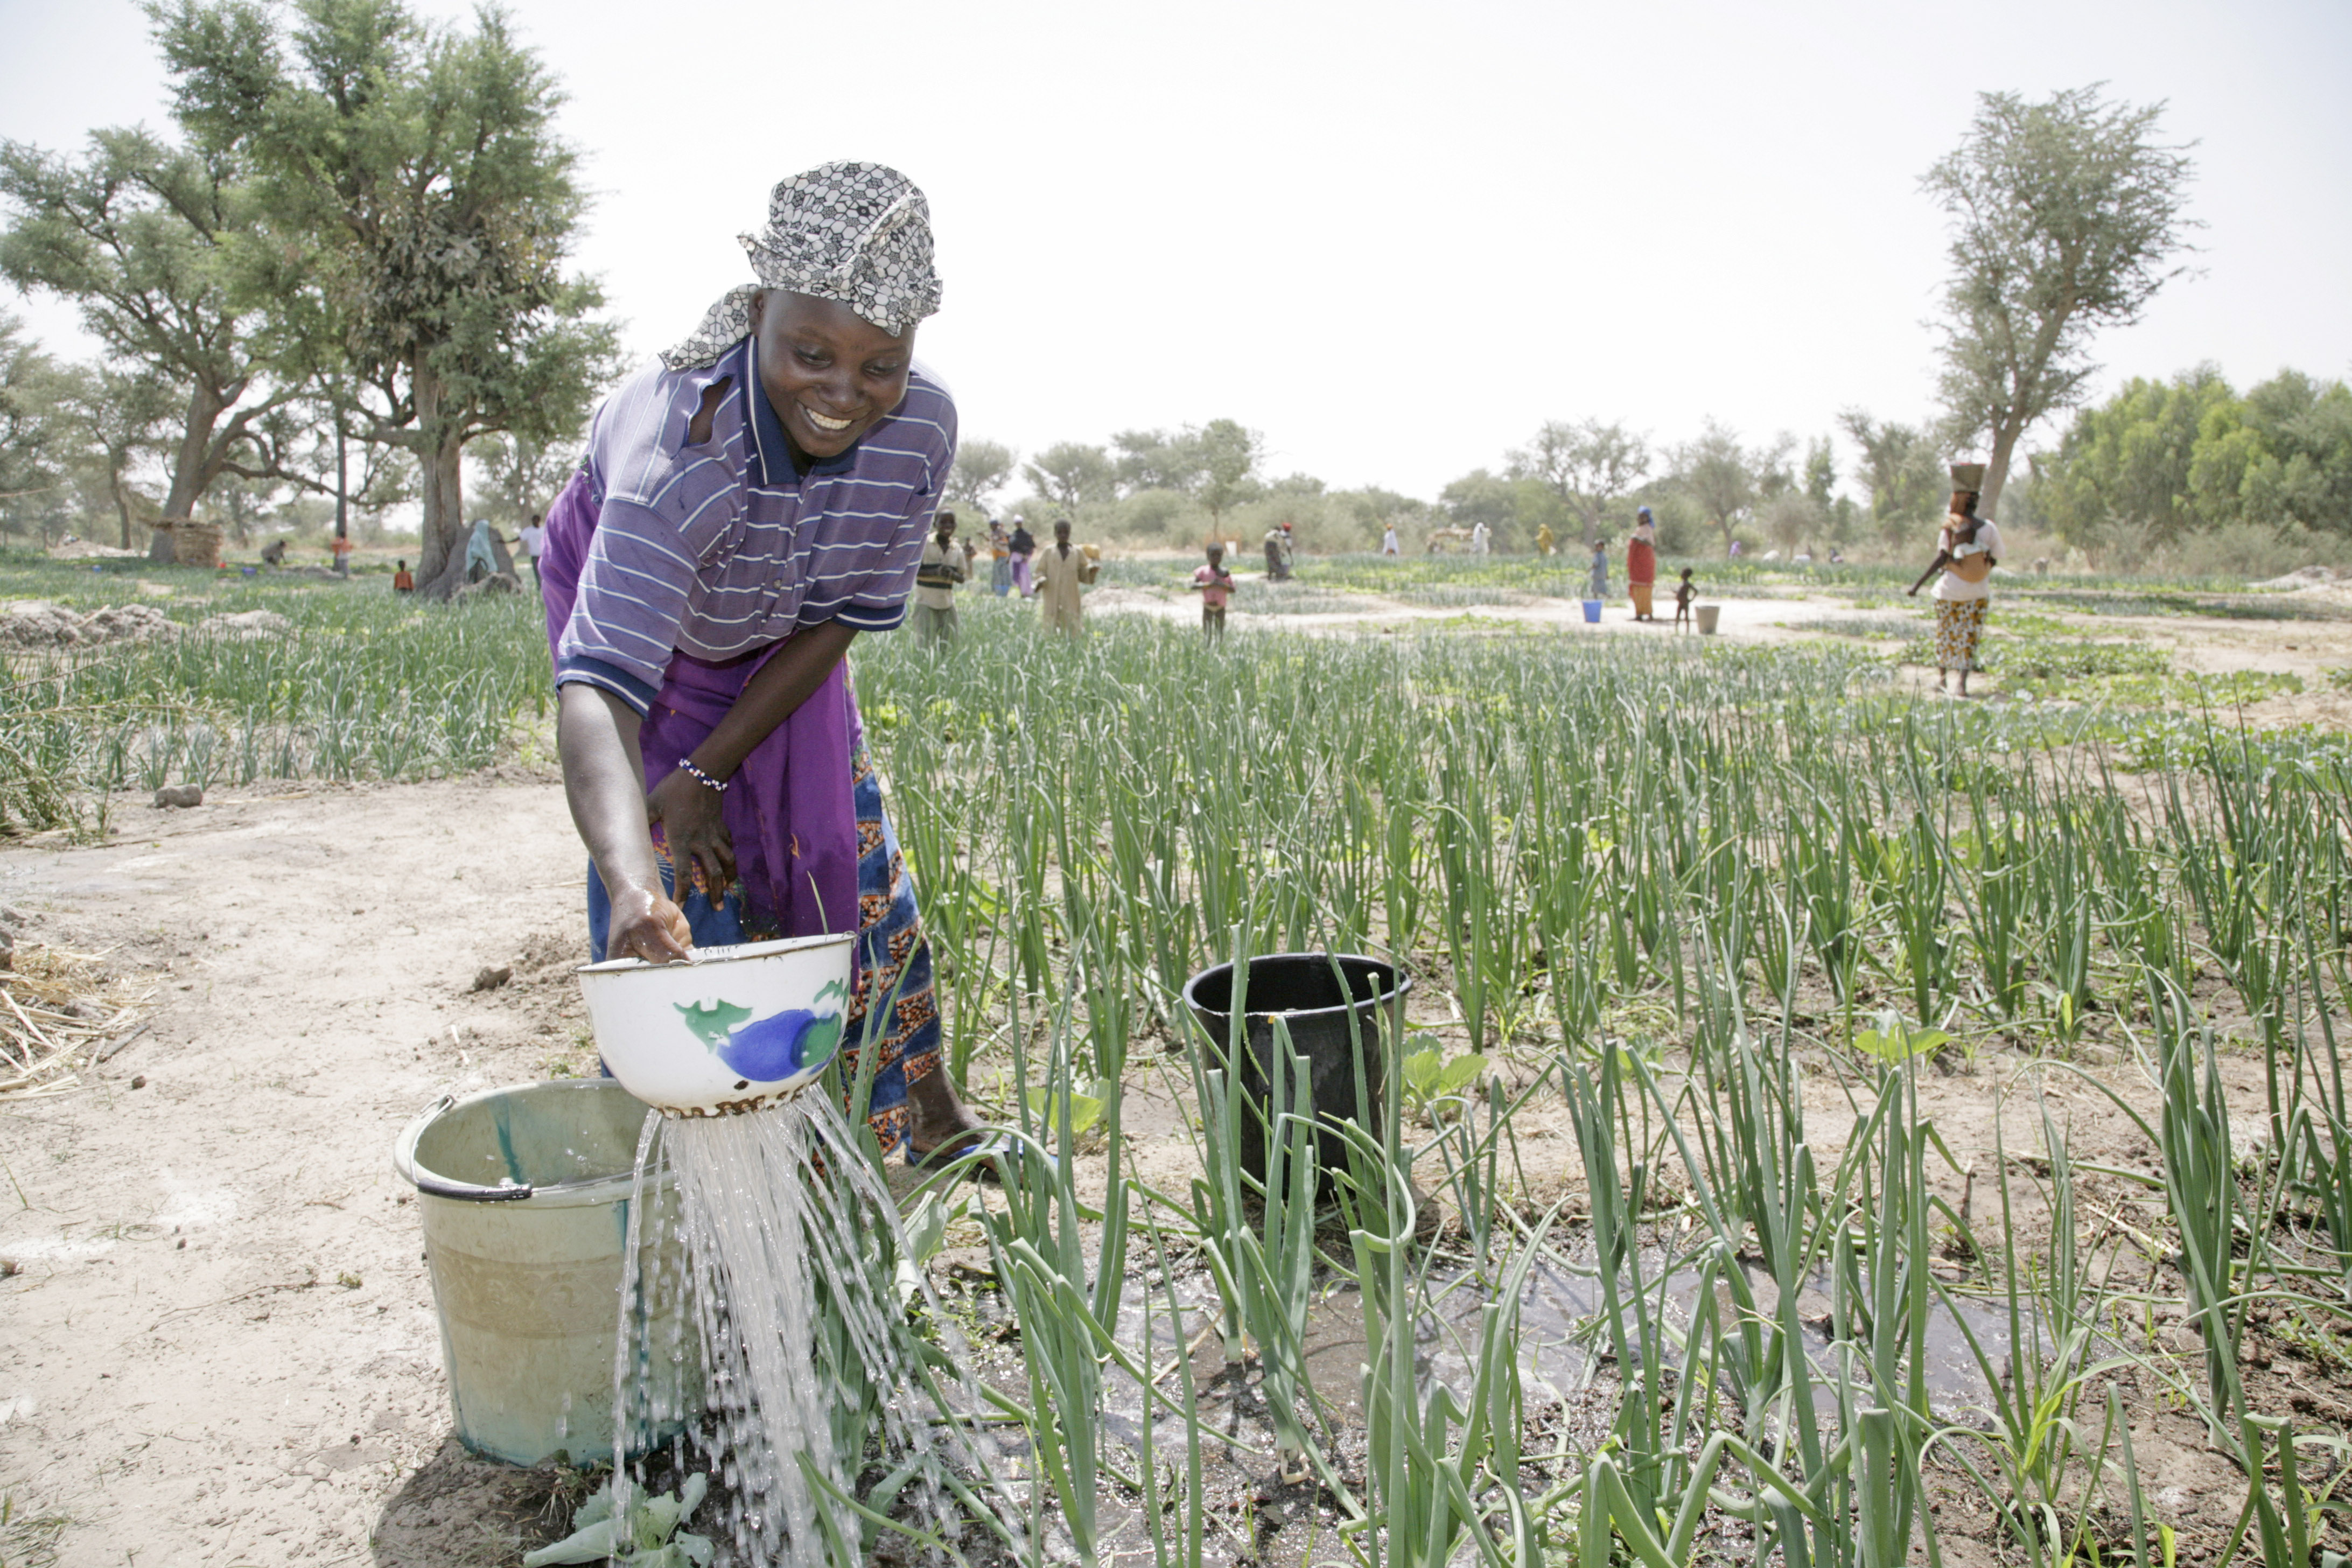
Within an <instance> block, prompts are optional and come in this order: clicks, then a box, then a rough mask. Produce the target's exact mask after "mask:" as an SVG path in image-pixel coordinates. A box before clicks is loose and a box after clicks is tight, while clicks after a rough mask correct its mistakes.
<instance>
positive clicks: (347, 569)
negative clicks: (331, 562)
mask: <svg viewBox="0 0 2352 1568" xmlns="http://www.w3.org/2000/svg"><path fill="white" fill-rule="evenodd" d="M327 548H328V549H330V550H331V551H333V552H335V575H336V576H338V577H348V576H350V575H351V574H352V536H351V535H350V534H348V533H339V534H337V535H335V537H334V540H333V541H332V542H331V543H330V544H329V545H328V546H327Z"/></svg>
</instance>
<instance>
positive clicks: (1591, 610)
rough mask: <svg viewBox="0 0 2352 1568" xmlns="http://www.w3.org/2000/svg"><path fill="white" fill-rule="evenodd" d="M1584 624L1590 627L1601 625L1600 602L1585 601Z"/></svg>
mask: <svg viewBox="0 0 2352 1568" xmlns="http://www.w3.org/2000/svg"><path fill="white" fill-rule="evenodd" d="M1584 624H1585V625H1586V626H1599V625H1600V624H1601V601H1600V600H1598V599H1587V600H1585V601H1584Z"/></svg>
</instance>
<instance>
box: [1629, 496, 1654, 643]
mask: <svg viewBox="0 0 2352 1568" xmlns="http://www.w3.org/2000/svg"><path fill="white" fill-rule="evenodd" d="M1657 584H1658V529H1657V523H1656V521H1654V519H1653V518H1652V517H1651V516H1650V509H1649V508H1648V507H1641V508H1638V509H1636V510H1635V511H1634V513H1633V538H1631V539H1629V540H1627V541H1626V542H1625V591H1626V592H1627V593H1628V594H1631V595H1633V618H1634V619H1635V620H1637V621H1654V620H1656V619H1657V618H1658V617H1657V616H1654V615H1652V614H1651V613H1650V595H1651V594H1652V593H1653V592H1654V591H1655V590H1656V588H1657Z"/></svg>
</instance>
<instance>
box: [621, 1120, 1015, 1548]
mask: <svg viewBox="0 0 2352 1568" xmlns="http://www.w3.org/2000/svg"><path fill="white" fill-rule="evenodd" d="M656 1132H657V1133H658V1139H657V1140H656ZM656 1150H658V1152H656ZM637 1154H638V1158H637V1167H636V1189H635V1194H634V1196H633V1200H632V1202H631V1204H630V1219H629V1234H628V1237H627V1246H626V1247H625V1263H624V1279H623V1282H622V1292H621V1295H622V1333H621V1344H620V1347H619V1349H618V1350H617V1352H616V1353H615V1357H614V1433H615V1441H614V1450H615V1451H614V1461H615V1462H614V1474H615V1475H616V1476H617V1477H621V1478H623V1479H622V1480H621V1481H620V1482H618V1483H617V1484H616V1489H615V1491H616V1496H617V1497H619V1498H620V1500H621V1504H620V1506H621V1507H623V1508H624V1509H625V1508H627V1507H628V1506H629V1503H630V1500H631V1496H632V1493H633V1491H634V1490H635V1489H633V1488H632V1487H631V1485H630V1483H629V1480H628V1479H627V1478H628V1476H629V1471H628V1469H627V1468H626V1460H627V1458H628V1455H627V1453H626V1452H625V1451H624V1450H625V1449H628V1448H642V1447H644V1446H645V1445H646V1443H647V1442H648V1441H653V1442H658V1441H659V1440H660V1437H659V1435H660V1434H662V1433H664V1432H666V1431H674V1432H675V1433H676V1436H673V1437H672V1438H671V1439H670V1441H671V1443H672V1446H673V1449H674V1458H675V1459H676V1461H677V1468H678V1469H680V1470H683V1469H686V1468H706V1469H708V1470H709V1472H710V1473H711V1474H712V1475H713V1476H714V1477H715V1478H716V1479H719V1480H720V1481H721V1482H722V1483H723V1484H724V1488H725V1490H726V1493H727V1513H726V1517H725V1518H724V1520H723V1521H713V1523H712V1525H711V1526H710V1528H711V1530H712V1532H713V1533H714V1534H717V1535H719V1537H720V1538H721V1546H722V1558H723V1559H725V1560H730V1561H732V1562H734V1563H740V1564H744V1565H750V1564H767V1563H773V1564H778V1565H782V1568H820V1565H822V1564H825V1563H830V1562H834V1561H836V1560H846V1561H860V1560H862V1556H863V1553H862V1552H861V1551H860V1546H859V1536H860V1530H861V1521H860V1520H859V1519H858V1518H857V1517H856V1516H855V1515H854V1514H852V1513H851V1512H850V1511H849V1510H846V1509H845V1508H842V1507H841V1506H840V1505H839V1504H838V1502H837V1501H835V1497H834V1495H833V1494H839V1495H840V1496H845V1497H851V1498H858V1499H860V1500H863V1501H864V1502H865V1503H866V1506H867V1507H869V1508H872V1509H874V1510H876V1511H877V1512H880V1513H883V1514H886V1515H888V1516H890V1517H892V1518H894V1519H897V1520H898V1521H901V1522H903V1523H904V1524H906V1525H908V1526H909V1527H911V1528H913V1529H916V1530H919V1531H923V1532H925V1533H927V1534H930V1535H933V1536H936V1537H937V1538H939V1539H940V1540H942V1541H946V1542H959V1541H962V1540H964V1538H965V1537H966V1535H967V1534H968V1533H969V1532H970V1531H971V1523H970V1521H971V1518H972V1517H973V1514H974V1512H975V1510H984V1511H985V1513H986V1514H987V1515H989V1516H990V1517H991V1518H992V1520H993V1521H994V1522H995V1525H996V1528H997V1529H998V1530H1000V1531H1005V1532H1006V1533H1008V1534H1014V1535H1017V1533H1018V1531H1017V1525H1016V1524H1015V1523H1014V1522H1013V1521H1018V1519H1019V1518H1020V1517H1021V1510H1020V1509H1019V1508H1018V1506H1017V1505H1015V1504H1014V1503H1013V1500H1012V1498H1011V1495H1010V1493H1009V1491H1008V1490H1007V1489H1005V1487H1004V1485H1003V1481H1002V1479H1001V1478H1000V1477H999V1475H998V1473H997V1469H996V1467H995V1466H994V1465H992V1463H991V1461H990V1458H989V1455H988V1454H987V1453H986V1452H985V1451H984V1450H983V1449H982V1447H981V1445H980V1444H978V1443H976V1442H975V1441H974V1440H973V1438H972V1436H971V1426H970V1423H969V1421H968V1419H967V1418H968V1417H970V1416H971V1415H975V1414H977V1413H979V1412H980V1411H982V1409H983V1408H984V1406H983V1405H982V1400H981V1397H980V1395H979V1392H978V1389H977V1386H976V1385H975V1384H973V1383H972V1382H971V1374H970V1373H969V1371H968V1370H967V1368H966V1366H965V1364H964V1362H963V1361H961V1360H959V1359H957V1358H956V1357H955V1356H953V1355H952V1354H951V1353H950V1351H949V1350H948V1349H946V1348H943V1347H941V1346H940V1345H936V1344H933V1343H930V1342H928V1341H926V1340H925V1339H924V1338H923V1337H922V1336H921V1335H920V1334H919V1332H917V1331H916V1329H915V1327H914V1325H913V1323H912V1322H911V1321H910V1320H909V1317H908V1304H909V1302H910V1301H912V1300H914V1299H916V1298H918V1297H919V1299H920V1301H919V1304H920V1306H921V1307H923V1308H926V1309H928V1310H929V1321H930V1322H931V1323H934V1324H940V1323H944V1322H945V1321H946V1320H945V1318H944V1316H943V1314H942V1313H941V1312H940V1309H939V1303H938V1302H937V1300H935V1299H933V1298H932V1295H931V1291H930V1288H929V1283H928V1281H926V1280H924V1279H922V1276H921V1271H920V1270H919V1269H914V1268H903V1267H902V1266H901V1265H902V1260H904V1259H906V1258H908V1247H907V1242H906V1237H905V1234H904V1232H903V1230H902V1229H901V1227H900V1225H899V1220H898V1204H897V1202H896V1201H895V1200H894V1199H893V1198H892V1196H891V1194H890V1192H889V1189H888V1188H887V1186H886V1185H885V1184H884V1183H883V1181H882V1179H881V1177H880V1174H879V1173H877V1171H876V1169H875V1168H874V1165H873V1163H872V1162H871V1161H870V1160H869V1159H868V1157H867V1155H866V1152H864V1151H863V1150H862V1149H861V1148H860V1147H859V1146H858V1142H857V1139H856V1134H855V1133H854V1132H853V1131H851V1129H850V1127H849V1125H848V1123H847V1122H846V1121H844V1119H843V1117H842V1115H841V1112H840V1110H839V1109H838V1108H837V1107H835V1105H833V1104H832V1103H831V1100H830V1097H828V1096H826V1095H824V1094H823V1093H809V1094H803V1095H801V1096H799V1097H797V1098H796V1099H794V1100H790V1101H787V1102H785V1103H783V1104H781V1105H776V1106H772V1107H771V1108H769V1109H767V1110H759V1111H752V1112H749V1113H747V1114H743V1115H738V1116H721V1117H709V1118H675V1119H667V1120H665V1119H662V1118H659V1117H648V1119H647V1124H646V1132H645V1135H644V1136H643V1138H642V1139H641V1140H640V1142H639V1145H638V1151H637ZM649 1171H650V1172H652V1173H653V1175H652V1183H653V1186H652V1187H651V1188H650V1189H649V1187H648V1172H649ZM665 1176H667V1179H668V1180H671V1181H674V1182H675V1184H676V1188H677V1229H678V1230H679V1232H681V1233H682V1237H683V1241H684V1247H683V1248H682V1249H681V1248H679V1247H675V1246H666V1245H665V1242H666V1239H667V1238H666V1237H664V1236H663V1235H662V1231H663V1229H664V1220H665V1216H666V1214H667V1209H666V1205H663V1204H662V1203H660V1202H659V1201H658V1197H657V1194H658V1190H659V1187H658V1184H659V1183H660V1182H661V1181H662V1180H663V1179H664V1177H665ZM649 1190H651V1191H653V1192H654V1193H656V1201H654V1202H647V1201H646V1194H647V1192H648V1191H649ZM673 1291H684V1292H687V1293H688V1295H690V1298H691V1300H692V1303H693V1307H692V1311H691V1313H690V1314H689V1313H685V1312H677V1313H667V1312H665V1311H663V1310H662V1305H663V1303H664V1302H666V1301H667V1300H674V1299H675V1298H674V1297H672V1296H671V1295H670V1292H673ZM688 1316H691V1317H692V1318H693V1319H694V1321H696V1323H697V1325H698V1340H699V1343H688V1342H685V1341H684V1339H683V1334H682V1325H683V1323H684V1321H685V1320H686V1319H687V1317H688ZM664 1321H667V1323H668V1324H669V1325H671V1327H672V1330H673V1332H672V1334H671V1336H670V1338H671V1340H672V1341H673V1342H670V1343H667V1344H654V1343H649V1342H648V1341H649V1340H650V1339H653V1338H657V1337H659V1336H658V1334H657V1333H654V1332H649V1331H648V1330H647V1328H646V1325H647V1324H648V1323H657V1322H664ZM966 1359H968V1358H966ZM695 1372H699V1373H700V1374H701V1375H700V1383H701V1387H702V1399H701V1402H700V1404H701V1409H700V1410H699V1411H690V1410H688V1409H685V1408H683V1405H685V1404H686V1403H687V1401H686V1400H685V1399H684V1398H682V1397H680V1396H679V1394H677V1391H679V1390H690V1389H691V1388H692V1387H693V1385H694V1383H695V1379H694V1378H693V1376H692V1375H691V1374H692V1373H695ZM665 1389H667V1390H669V1391H672V1392H671V1393H670V1394H667V1396H666V1395H665V1394H664V1392H663V1391H664V1390H665ZM698 1415H699V1416H701V1417H703V1419H700V1420H697V1419H695V1417H697V1416H698ZM633 1438H634V1441H633V1440H632V1439H633ZM690 1448H691V1449H692V1450H693V1453H692V1454H691V1455H689V1449H690ZM968 1544H976V1542H972V1543H968Z"/></svg>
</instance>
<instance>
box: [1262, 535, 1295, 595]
mask: <svg viewBox="0 0 2352 1568" xmlns="http://www.w3.org/2000/svg"><path fill="white" fill-rule="evenodd" d="M1289 575H1290V574H1289V573H1288V572H1286V571H1285V570H1284V569H1283V563H1282V530H1281V529H1279V528H1269V529H1267V530H1266V531H1265V580H1266V581H1267V582H1269V583H1279V582H1281V581H1282V580H1283V579H1284V578H1285V577H1287V576H1289Z"/></svg>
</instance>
